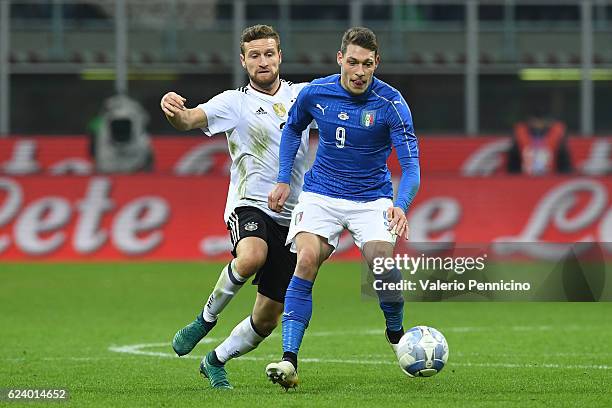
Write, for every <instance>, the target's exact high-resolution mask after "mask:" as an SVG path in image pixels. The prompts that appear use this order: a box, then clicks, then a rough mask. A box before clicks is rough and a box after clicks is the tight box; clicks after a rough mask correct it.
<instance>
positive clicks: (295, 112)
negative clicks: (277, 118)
mask: <svg viewBox="0 0 612 408" xmlns="http://www.w3.org/2000/svg"><path fill="white" fill-rule="evenodd" d="M308 91H309V88H305V89H303V90H302V91H301V92H300V93H299V95H298V97H297V99H296V101H295V103H294V104H293V106H292V107H291V109H289V118H288V119H287V123H286V124H285V126H284V127H283V134H282V135H281V142H280V151H279V166H278V178H277V181H278V182H279V183H287V184H289V183H290V181H291V171H292V169H293V163H294V161H295V156H296V154H297V152H298V149H299V148H300V143H301V141H302V132H303V131H304V129H306V128H307V127H308V125H309V124H310V123H311V122H312V120H313V118H312V115H311V114H310V112H309V111H308V109H307V100H308V95H309V92H308Z"/></svg>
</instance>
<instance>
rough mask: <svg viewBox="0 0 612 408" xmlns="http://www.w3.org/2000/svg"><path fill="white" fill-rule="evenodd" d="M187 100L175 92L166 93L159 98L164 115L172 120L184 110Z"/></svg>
mask: <svg viewBox="0 0 612 408" xmlns="http://www.w3.org/2000/svg"><path fill="white" fill-rule="evenodd" d="M186 101H187V99H185V98H183V97H182V96H181V95H179V94H177V93H175V92H168V93H167V94H165V95H164V96H162V98H161V102H160V106H161V109H162V111H164V114H165V115H166V116H168V117H169V118H173V117H174V115H175V114H177V113H179V112H180V111H184V110H185V102H186Z"/></svg>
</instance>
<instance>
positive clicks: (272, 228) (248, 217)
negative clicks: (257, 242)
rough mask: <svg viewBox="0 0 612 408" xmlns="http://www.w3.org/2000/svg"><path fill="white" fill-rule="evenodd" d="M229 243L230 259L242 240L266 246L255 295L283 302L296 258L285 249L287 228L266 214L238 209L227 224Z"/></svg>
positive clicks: (259, 211) (258, 210)
mask: <svg viewBox="0 0 612 408" xmlns="http://www.w3.org/2000/svg"><path fill="white" fill-rule="evenodd" d="M227 229H228V230H229V231H230V238H231V240H232V255H234V257H236V245H238V242H240V240H241V239H243V238H245V237H258V238H261V239H263V240H264V241H266V243H267V244H268V257H267V258H266V263H265V264H264V265H263V266H262V267H261V268H260V269H259V271H257V274H256V275H255V278H254V279H253V285H257V291H258V292H259V293H261V294H262V295H264V296H267V297H269V298H270V299H272V300H276V301H277V302H281V303H284V302H285V293H286V292H287V286H289V281H290V280H291V277H292V276H293V271H294V270H295V265H296V263H297V255H296V254H295V253H293V252H291V251H290V249H289V248H290V245H285V241H286V240H287V234H288V233H289V227H283V226H282V225H278V224H277V223H276V222H275V221H274V220H273V219H272V218H270V216H269V215H268V214H266V213H265V212H263V211H262V210H260V209H258V208H255V207H238V208H236V209H234V211H233V212H232V213H231V214H230V217H229V221H228V222H227Z"/></svg>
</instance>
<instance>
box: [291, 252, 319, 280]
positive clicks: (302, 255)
mask: <svg viewBox="0 0 612 408" xmlns="http://www.w3.org/2000/svg"><path fill="white" fill-rule="evenodd" d="M318 269H319V255H318V254H317V253H316V251H313V250H311V249H302V250H301V251H299V252H298V256H297V266H296V268H295V273H296V275H298V276H299V277H300V278H306V279H309V278H314V277H315V276H316V274H317V270H318ZM309 280H310V279H309Z"/></svg>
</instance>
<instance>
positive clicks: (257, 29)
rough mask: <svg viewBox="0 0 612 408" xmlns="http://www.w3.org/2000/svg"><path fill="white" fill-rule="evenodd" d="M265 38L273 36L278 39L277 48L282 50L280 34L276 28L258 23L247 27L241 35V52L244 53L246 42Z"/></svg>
mask: <svg viewBox="0 0 612 408" xmlns="http://www.w3.org/2000/svg"><path fill="white" fill-rule="evenodd" d="M264 38H273V39H274V40H275V41H276V49H277V50H278V51H280V36H279V35H278V33H277V32H276V30H275V29H274V28H273V27H272V26H269V25H265V24H257V25H254V26H251V27H247V28H245V29H244V31H243V32H242V35H241V36H240V52H241V53H242V54H243V55H244V43H248V42H251V41H255V40H261V39H264Z"/></svg>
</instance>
